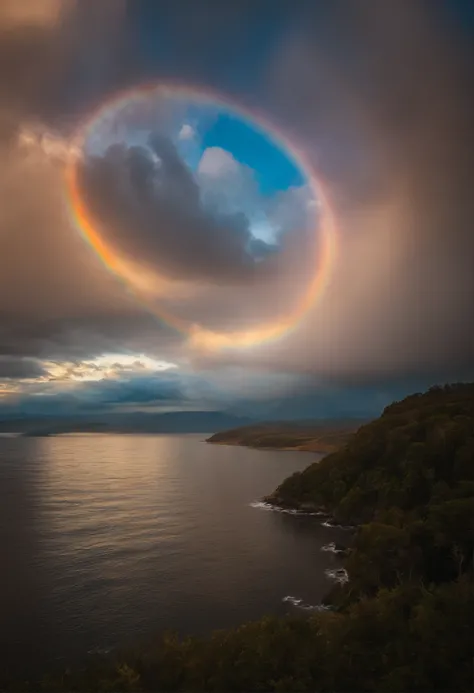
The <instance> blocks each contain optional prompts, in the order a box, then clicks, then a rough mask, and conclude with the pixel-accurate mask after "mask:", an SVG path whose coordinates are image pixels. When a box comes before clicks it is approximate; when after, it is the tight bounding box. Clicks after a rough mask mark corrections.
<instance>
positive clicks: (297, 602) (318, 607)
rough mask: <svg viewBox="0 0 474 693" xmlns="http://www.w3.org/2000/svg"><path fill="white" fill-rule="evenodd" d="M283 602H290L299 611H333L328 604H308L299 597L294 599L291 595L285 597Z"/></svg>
mask: <svg viewBox="0 0 474 693" xmlns="http://www.w3.org/2000/svg"><path fill="white" fill-rule="evenodd" d="M282 602H289V603H290V604H292V605H293V606H295V607H296V608H297V609H303V610H304V611H330V610H331V607H330V606H328V605H326V604H307V603H306V602H304V601H303V600H302V599H298V598H297V597H293V596H292V595H291V594H289V595H288V596H286V597H283V599H282Z"/></svg>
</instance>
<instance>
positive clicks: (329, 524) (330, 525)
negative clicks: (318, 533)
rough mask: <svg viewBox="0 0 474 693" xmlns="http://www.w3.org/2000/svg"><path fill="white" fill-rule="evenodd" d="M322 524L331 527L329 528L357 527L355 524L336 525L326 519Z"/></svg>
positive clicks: (349, 528) (348, 528)
mask: <svg viewBox="0 0 474 693" xmlns="http://www.w3.org/2000/svg"><path fill="white" fill-rule="evenodd" d="M321 526H322V527H329V529H346V530H347V531H349V530H352V529H355V527H354V525H336V524H335V523H334V522H331V521H330V520H324V522H321Z"/></svg>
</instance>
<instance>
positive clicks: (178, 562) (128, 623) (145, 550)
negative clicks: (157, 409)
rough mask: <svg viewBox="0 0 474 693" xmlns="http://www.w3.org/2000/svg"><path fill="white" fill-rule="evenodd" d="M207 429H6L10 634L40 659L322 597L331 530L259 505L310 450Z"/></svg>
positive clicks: (1, 459)
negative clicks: (263, 445) (221, 442)
mask: <svg viewBox="0 0 474 693" xmlns="http://www.w3.org/2000/svg"><path fill="white" fill-rule="evenodd" d="M202 437H203V436H195V435H190V436H126V435H123V436H93V437H88V436H77V437H72V436H67V437H55V438H38V439H34V438H29V439H27V438H24V439H21V438H20V439H10V440H6V439H5V440H2V441H0V493H1V494H2V496H1V498H0V501H1V503H0V507H1V512H2V515H1V518H2V523H1V531H2V534H1V535H0V536H1V546H2V558H3V559H4V560H3V565H8V566H9V570H8V571H2V573H1V575H2V577H1V580H2V582H1V583H0V587H2V586H3V589H2V590H1V592H2V625H3V628H2V638H3V640H4V641H5V643H10V644H11V643H13V642H17V643H18V647H20V648H23V651H24V652H26V651H28V648H29V651H31V652H33V651H34V652H36V653H37V654H38V656H41V659H42V661H43V666H44V661H45V658H48V657H49V658H50V659H51V660H54V659H56V658H58V657H62V658H63V659H69V658H71V657H73V656H74V657H76V656H80V655H83V654H84V653H86V652H87V651H90V650H94V649H96V648H108V647H110V646H115V645H119V644H123V643H126V642H127V641H134V640H135V639H136V638H138V637H147V635H151V634H153V633H155V632H156V631H159V630H162V629H165V628H166V629H168V628H173V629H175V630H178V631H179V632H182V633H200V632H206V631H208V630H210V629H213V628H220V627H227V626H232V625H236V624H238V623H241V622H242V621H245V620H249V619H252V618H257V617H259V616H261V615H263V614H264V613H271V612H273V613H282V612H284V611H286V610H288V608H292V607H291V604H290V605H289V604H283V603H282V598H283V597H284V596H285V595H288V594H297V595H298V596H300V597H301V598H302V599H304V600H305V602H308V603H310V604H314V603H318V602H319V601H321V598H322V596H323V594H324V592H325V591H326V590H327V589H328V580H327V578H326V577H325V575H324V569H326V568H332V567H334V565H335V564H334V560H335V557H334V555H330V554H328V553H324V552H321V551H320V550H319V549H320V547H321V546H322V545H323V544H327V543H328V542H329V541H331V540H335V541H339V539H338V538H337V537H335V534H334V531H333V530H329V529H325V528H321V527H320V525H319V522H318V521H317V518H299V517H291V516H284V515H280V514H278V513H269V512H261V511H258V510H255V509H254V508H251V507H250V503H251V501H253V500H255V499H256V498H259V497H261V496H263V495H265V494H266V493H268V492H269V491H271V490H272V489H274V488H275V487H276V486H277V485H278V484H279V483H281V481H282V480H283V479H284V478H285V477H286V476H288V475H289V474H291V473H293V472H294V471H297V470H299V469H302V468H304V467H305V466H306V465H307V464H308V463H310V462H311V461H312V460H313V459H314V455H308V454H304V453H297V452H296V453H295V452H286V453H272V452H263V451H255V450H249V449H246V448H237V447H234V448H232V447H223V446H211V445H206V444H205V443H202V442H201V440H202ZM313 520H316V521H313ZM12 547H14V550H13V552H12ZM3 652H5V648H3ZM27 658H28V659H29V658H30V656H29V655H27ZM23 661H24V660H23Z"/></svg>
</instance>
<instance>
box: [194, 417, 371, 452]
mask: <svg viewBox="0 0 474 693" xmlns="http://www.w3.org/2000/svg"><path fill="white" fill-rule="evenodd" d="M360 425H361V422H360V421H357V420H348V421H332V420H331V421H313V422H309V423H306V422H301V423H298V422H294V423H293V422H292V423H290V422H280V423H279V422H276V423H261V424H255V425H252V426H241V427H239V428H233V429H231V430H230V431H222V432H219V433H216V434H214V435H213V436H211V437H210V438H208V441H207V442H208V443H217V444H219V445H245V446H247V447H252V448H260V449H268V450H277V449H278V450H302V451H309V452H322V453H329V452H333V451H335V450H338V449H339V448H340V447H342V446H343V445H344V444H345V443H347V442H348V440H349V438H350V436H351V435H352V434H353V433H354V431H355V430H357V428H358V427H359V426H360Z"/></svg>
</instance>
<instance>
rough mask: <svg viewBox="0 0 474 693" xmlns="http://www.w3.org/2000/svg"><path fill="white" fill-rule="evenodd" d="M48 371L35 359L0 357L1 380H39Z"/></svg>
mask: <svg viewBox="0 0 474 693" xmlns="http://www.w3.org/2000/svg"><path fill="white" fill-rule="evenodd" d="M45 373H46V371H45V369H44V367H43V366H42V364H41V363H39V362H38V361H36V360H35V359H28V358H21V357H20V358H19V357H16V356H0V380H15V379H21V378H38V377H39V376H41V375H45Z"/></svg>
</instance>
